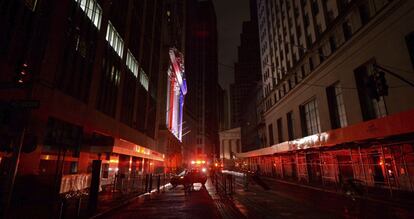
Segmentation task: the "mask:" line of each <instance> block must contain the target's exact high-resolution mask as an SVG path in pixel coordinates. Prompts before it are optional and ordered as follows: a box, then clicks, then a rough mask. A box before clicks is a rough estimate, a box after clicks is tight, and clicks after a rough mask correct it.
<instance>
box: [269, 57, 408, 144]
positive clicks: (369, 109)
mask: <svg viewBox="0 0 414 219" xmlns="http://www.w3.org/2000/svg"><path fill="white" fill-rule="evenodd" d="M412 53H414V52H412ZM374 65H375V60H374V59H372V60H370V61H368V62H367V63H366V64H363V65H361V66H360V67H358V68H356V69H355V71H354V74H355V81H356V85H357V91H358V97H359V103H360V107H361V111H362V118H363V120H364V121H367V120H371V119H376V118H381V117H384V116H386V115H387V109H386V104H385V100H384V98H383V97H379V98H378V99H376V98H375V97H373V96H372V95H371V90H370V88H369V86H368V84H367V83H368V82H367V81H368V80H367V79H368V78H369V77H370V76H372V75H373V74H375V72H376V70H375V68H374ZM326 96H327V105H328V108H329V115H327V116H329V120H330V122H331V128H332V129H337V128H343V127H346V126H347V125H348V121H347V115H346V110H345V103H344V99H343V91H342V87H341V85H340V83H339V82H336V83H334V84H332V85H331V86H328V87H327V88H326ZM299 112H300V122H301V130H302V137H305V136H308V135H313V134H317V133H320V132H321V124H320V116H319V106H318V101H317V99H316V98H312V99H311V100H309V101H307V102H305V103H303V104H301V105H300V106H299ZM286 121H287V131H288V140H293V139H294V138H295V135H296V137H299V136H297V133H294V130H295V129H294V114H293V112H292V111H291V112H288V113H287V114H286ZM276 123H277V129H278V130H277V133H278V143H280V142H283V141H284V139H283V130H284V129H283V125H282V118H278V119H277V121H276ZM268 132H269V133H268V134H269V135H268V136H269V143H270V145H272V144H273V143H274V139H273V125H272V124H269V126H268Z"/></svg>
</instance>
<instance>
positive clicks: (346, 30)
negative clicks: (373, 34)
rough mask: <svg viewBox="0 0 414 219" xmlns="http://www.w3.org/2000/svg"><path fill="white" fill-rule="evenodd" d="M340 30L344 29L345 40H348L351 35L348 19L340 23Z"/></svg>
mask: <svg viewBox="0 0 414 219" xmlns="http://www.w3.org/2000/svg"><path fill="white" fill-rule="evenodd" d="M342 30H343V31H344V37H345V40H349V39H351V37H352V28H351V25H350V24H349V21H346V22H344V23H343V24H342Z"/></svg>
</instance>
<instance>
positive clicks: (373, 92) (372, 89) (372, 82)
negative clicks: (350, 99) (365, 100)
mask: <svg viewBox="0 0 414 219" xmlns="http://www.w3.org/2000/svg"><path fill="white" fill-rule="evenodd" d="M365 86H366V88H367V92H368V96H369V97H370V98H371V99H376V100H377V101H379V98H380V95H379V94H378V89H377V83H376V78H375V76H374V75H369V76H368V78H367V81H366V83H365Z"/></svg>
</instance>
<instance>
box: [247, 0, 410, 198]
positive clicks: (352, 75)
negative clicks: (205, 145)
mask: <svg viewBox="0 0 414 219" xmlns="http://www.w3.org/2000/svg"><path fill="white" fill-rule="evenodd" d="M413 7H414V4H413V2H412V1H387V0H383V1H345V0H344V1H333V0H331V1H330V0H328V1H318V0H315V1H268V0H261V1H258V12H259V29H260V43H261V62H262V63H261V64H262V77H263V84H264V87H263V92H264V96H265V98H264V103H265V112H264V117H265V122H266V128H267V140H268V141H267V143H268V146H269V147H268V148H265V149H262V150H257V151H252V152H250V153H249V152H248V153H246V154H244V155H241V156H245V157H249V159H251V161H253V160H254V162H253V163H254V165H252V167H251V168H256V167H255V165H256V164H260V165H263V167H264V168H265V169H266V171H265V172H267V173H268V174H274V175H279V176H280V177H284V178H294V179H296V180H299V181H303V182H311V183H315V182H316V183H319V184H324V185H328V184H331V183H333V184H335V183H340V182H341V180H343V179H345V178H356V179H359V180H362V181H363V182H364V183H365V184H366V185H368V186H375V187H380V188H389V189H390V191H392V190H393V189H397V190H398V189H403V190H406V191H413V187H412V185H413V183H412V182H413V175H414V169H412V161H413V151H414V146H413V142H414V138H413V133H414V127H413V126H412V125H410V124H411V123H412V118H413V115H414V114H413V113H414V112H413V108H414V103H413V101H411V98H410V97H409V96H408V95H407V94H408V93H411V92H413V91H414V87H413V86H412V85H409V83H405V82H404V80H401V78H403V79H405V80H408V81H413V80H414V76H413V74H412V72H413V66H414V65H413V64H414V62H413V53H414V52H413V51H414V50H413V31H414V22H413V20H414V19H413V18H414V13H413ZM394 75H397V77H395V76H394ZM398 77H399V78H398ZM391 127H392V128H391ZM322 149H323V150H322Z"/></svg>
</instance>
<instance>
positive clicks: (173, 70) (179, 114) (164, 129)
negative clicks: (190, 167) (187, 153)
mask: <svg viewBox="0 0 414 219" xmlns="http://www.w3.org/2000/svg"><path fill="white" fill-rule="evenodd" d="M164 7H165V11H164V13H163V17H164V19H163V22H164V23H163V34H162V39H163V40H162V43H163V46H162V49H161V54H164V55H162V56H161V57H162V60H161V74H160V77H159V79H158V91H159V93H158V97H159V100H160V101H158V102H157V103H158V107H157V110H158V114H159V121H158V124H159V127H158V138H157V142H158V146H159V147H160V148H162V149H161V150H162V151H165V162H164V163H165V168H166V170H167V171H171V172H176V171H179V170H180V169H181V167H182V163H183V149H184V144H183V142H182V136H183V135H184V134H185V133H183V130H184V127H183V117H184V116H183V113H184V104H185V95H186V92H187V85H186V80H185V68H184V61H185V28H186V22H185V19H186V16H185V15H186V11H185V10H186V4H185V1H177V0H168V1H164ZM184 131H185V130H184Z"/></svg>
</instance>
